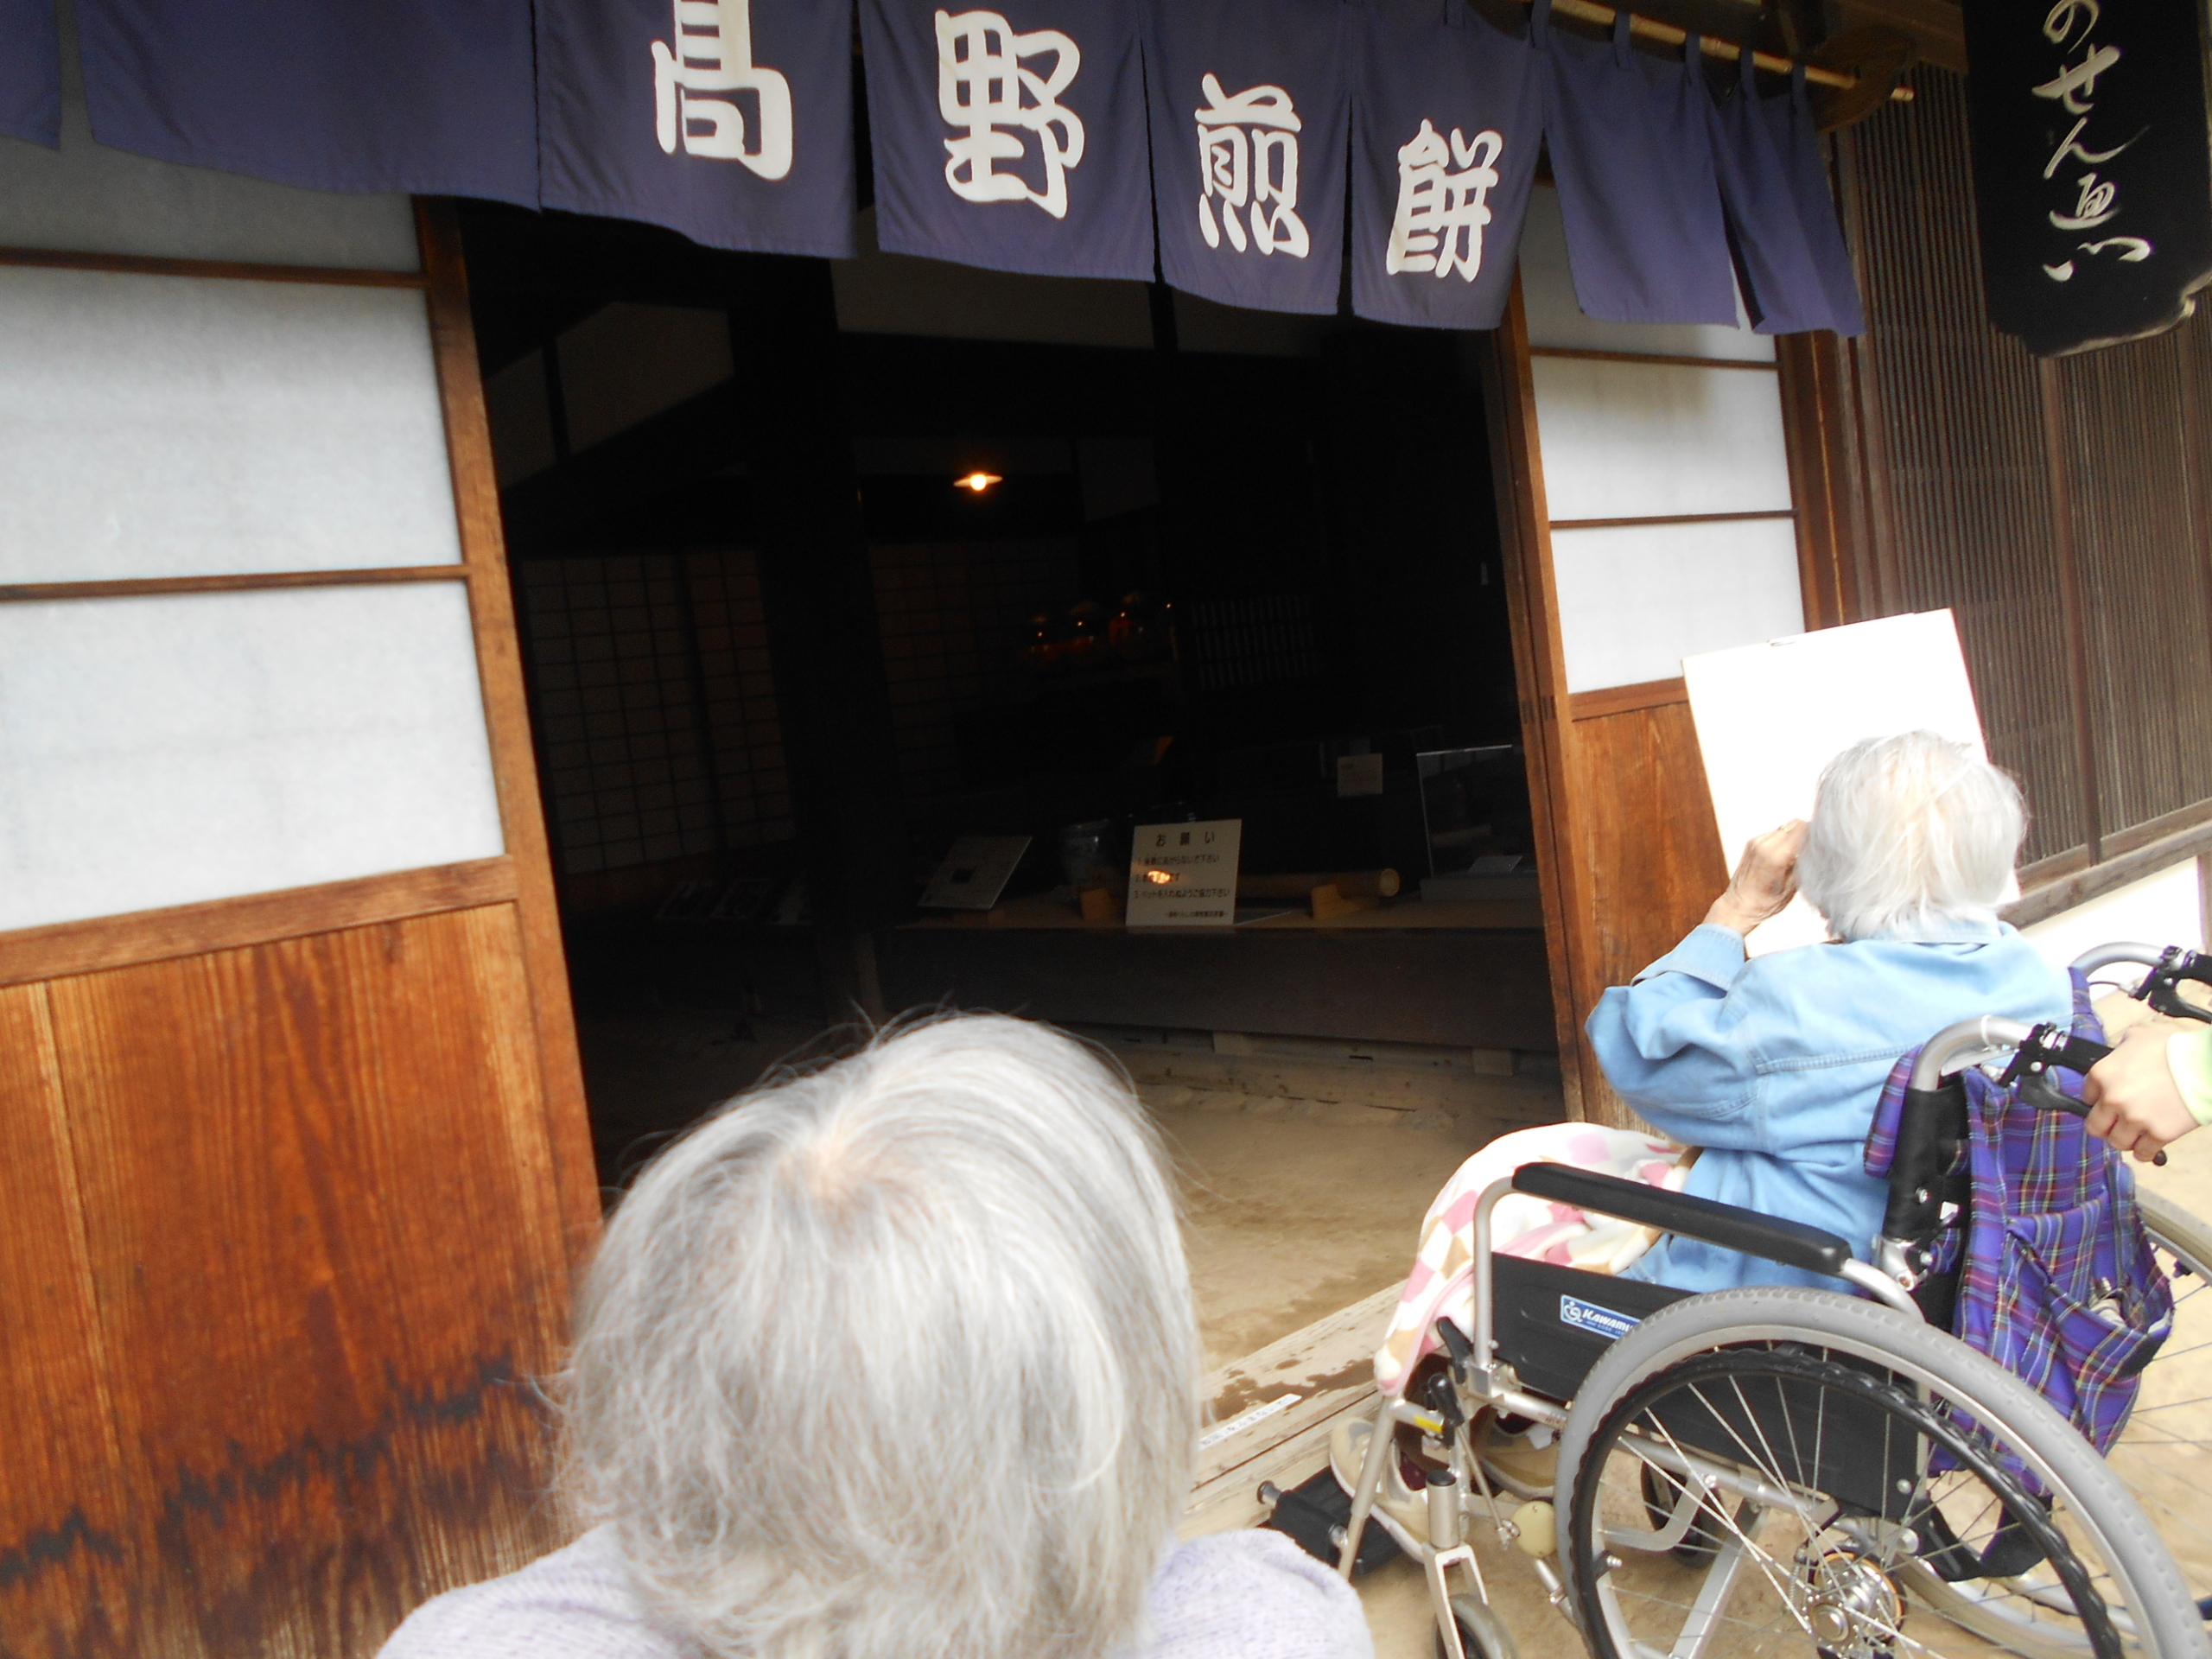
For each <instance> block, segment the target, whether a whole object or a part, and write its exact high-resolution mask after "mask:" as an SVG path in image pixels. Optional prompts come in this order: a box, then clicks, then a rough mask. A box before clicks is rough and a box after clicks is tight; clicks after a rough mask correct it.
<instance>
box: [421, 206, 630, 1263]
mask: <svg viewBox="0 0 2212 1659" xmlns="http://www.w3.org/2000/svg"><path fill="white" fill-rule="evenodd" d="M416 227H417V231H418V233H419V235H420V237H421V240H422V245H423V270H426V271H427V272H429V276H430V279H431V281H430V291H429V305H430V343H431V349H432V352H433V353H434V354H435V362H436V365H437V375H438V395H439V401H440V403H441V404H442V407H443V410H444V414H445V428H446V448H447V453H448V455H449V457H450V460H451V465H452V467H453V493H454V516H455V518H456V519H457V521H458V522H459V524H460V528H461V560H462V563H464V564H465V565H466V566H467V570H468V608H469V615H470V619H471V621H472V624H473V626H474V633H475V637H476V671H477V677H478V678H479V680H480V682H481V683H482V687H483V693H484V725H485V731H486V735H487V737H488V738H489V740H490V742H491V746H492V770H493V779H494V781H495V783H496V785H497V786H498V790H499V829H500V833H501V835H502V836H504V837H505V844H506V849H507V853H508V855H509V857H510V858H511V859H512V861H513V868H514V875H513V880H514V887H515V910H516V916H517V918H518V921H519V922H520V924H521V931H522V948H523V959H524V969H525V972H526V974H527V976H528V979H529V985H530V1006H531V1020H532V1021H533V1023H534V1025H535V1027H536V1033H537V1057H538V1062H539V1065H540V1066H541V1068H542V1071H543V1086H544V1110H545V1116H546V1124H547V1133H548V1137H549V1139H550V1142H551V1144H552V1147H553V1152H554V1172H553V1173H554V1182H555V1186H556V1190H557V1192H559V1194H560V1204H561V1213H562V1221H563V1232H564V1234H565V1236H566V1239H567V1243H568V1248H569V1254H570V1259H571V1260H578V1259H581V1257H582V1255H583V1253H584V1251H585V1250H587V1249H588V1248H589V1247H590V1245H591V1243H592V1242H593V1241H594V1239H596V1238H597V1236H598V1234H599V1219H600V1213H601V1203H600V1192H599V1171H598V1164H597V1160H596V1159H595V1158H594V1154H593V1152H592V1144H591V1118H590V1114H589V1110H588V1107H587V1106H586V1104H585V1101H584V1074H583V1061H582V1057H581V1056H580V1055H579V1054H578V1052H577V1050H576V1022H575V1010H574V1008H573V1007H571V1005H570V1001H569V964H568V956H567V952H566V951H565V950H563V946H562V943H561V912H560V908H559V904H558V901H557V899H556V897H555V894H554V888H553V864H552V854H551V851H550V849H549V847H548V844H547V838H546V834H545V808H544V804H543V801H542V799H541V798H540V797H539V794H538V787H537V755H536V753H535V751H534V750H533V748H532V747H531V734H530V704H529V700H528V694H527V692H526V691H525V690H524V686H523V677H522V647H521V645H520V643H519V641H518V639H517V637H516V632H515V610H514V589H513V588H512V585H511V583H510V581H509V578H508V575H507V559H506V545H505V540H504V537H503V534H502V531H501V529H500V524H499V480H498V476H497V474H496V473H495V472H494V470H493V463H492V433H491V427H490V425H489V423H487V422H486V418H485V414H484V383H483V380H482V378H481V377H480V374H479V372H478V369H477V364H476V334H475V328H474V324H473V322H472V321H471V319H470V316H469V311H468V274H467V270H466V269H465V268H464V267H463V264H462V261H461V227H460V222H459V220H458V219H457V218H456V217H455V215H454V206H453V203H452V202H451V201H449V200H444V199H435V200H434V199H430V198H418V199H417V200H416Z"/></svg>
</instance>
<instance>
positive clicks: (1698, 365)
mask: <svg viewBox="0 0 2212 1659" xmlns="http://www.w3.org/2000/svg"><path fill="white" fill-rule="evenodd" d="M1529 356H1531V357H1564V358H1573V359H1579V360H1580V361H1583V362H1587V363H1648V364H1650V365H1654V366H1656V367H1658V368H1662V369H1752V370H1756V371H1758V372H1760V373H1763V374H1772V373H1773V372H1775V365H1774V363H1773V361H1772V360H1771V359H1759V358H1756V357H1685V356H1683V355H1682V354H1681V353H1677V352H1600V351H1596V350H1593V349H1592V348H1590V347H1587V346H1530V347H1529Z"/></svg>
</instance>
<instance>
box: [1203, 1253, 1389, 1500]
mask: <svg viewBox="0 0 2212 1659" xmlns="http://www.w3.org/2000/svg"><path fill="white" fill-rule="evenodd" d="M1398 1293H1399V1287H1398V1286H1396V1285H1391V1286H1389V1287H1386V1288H1384V1289H1382V1290H1378V1291H1376V1293H1375V1294H1373V1295H1372V1296H1368V1297H1363V1298H1362V1299H1361V1300H1358V1301H1357V1302H1354V1303H1353V1304H1351V1306H1349V1307H1343V1308H1339V1309H1338V1310H1337V1311H1336V1312H1335V1313H1332V1314H1330V1315H1329V1316H1328V1317H1327V1318H1326V1319H1317V1320H1315V1321H1314V1322H1313V1324H1312V1325H1306V1327H1305V1328H1304V1329H1302V1330H1298V1331H1294V1332H1291V1333H1290V1334H1289V1335H1288V1336H1287V1337H1284V1338H1281V1339H1280V1340H1278V1341H1275V1342H1271V1343H1269V1344H1268V1345H1267V1346H1266V1347H1264V1348H1262V1349H1261V1350H1259V1351H1257V1352H1256V1353H1251V1354H1247V1355H1246V1356H1245V1357H1243V1358H1242V1359H1238V1360H1232V1361H1230V1363H1228V1364H1226V1365H1224V1366H1223V1367H1222V1368H1221V1369H1220V1370H1217V1371H1216V1372H1215V1373H1214V1374H1213V1375H1212V1376H1211V1377H1209V1378H1207V1379H1206V1384H1207V1386H1206V1397H1207V1399H1208V1400H1209V1401H1210V1402H1211V1405H1212V1413H1211V1418H1212V1423H1213V1425H1214V1427H1213V1428H1211V1429H1210V1430H1209V1431H1208V1435H1211V1434H1212V1433H1217V1432H1218V1431H1219V1430H1220V1429H1222V1428H1224V1427H1229V1426H1230V1425H1232V1424H1233V1423H1234V1422H1235V1421H1236V1419H1237V1418H1238V1417H1239V1416H1240V1415H1242V1414H1244V1413H1246V1412H1252V1411H1262V1410H1266V1408H1269V1407H1271V1406H1272V1407H1277V1409H1275V1410H1274V1411H1272V1412H1269V1413H1268V1414H1267V1415H1265V1416H1264V1417H1258V1418H1255V1420H1254V1421H1252V1422H1251V1423H1250V1425H1249V1427H1245V1428H1243V1429H1242V1430H1241V1431H1238V1432H1236V1433H1230V1434H1229V1435H1227V1436H1226V1437H1225V1438H1223V1439H1221V1440H1217V1442H1216V1443H1215V1444H1213V1445H1212V1446H1206V1445H1205V1439H1206V1438H1207V1436H1201V1437H1200V1446H1201V1449H1200V1451H1199V1453H1198V1468H1197V1471H1196V1472H1195V1477H1194V1478H1193V1481H1192V1488H1191V1497H1190V1500H1189V1502H1188V1503H1185V1505H1184V1509H1183V1519H1182V1521H1181V1522H1180V1523H1179V1527H1178V1531H1179V1533H1180V1535H1182V1536H1184V1537H1185V1538H1194V1537H1197V1536H1198V1535H1200V1534H1202V1533H1210V1532H1226V1531H1229V1530H1230V1529H1232V1528H1236V1527H1249V1526H1255V1525H1256V1524H1258V1523H1259V1522H1261V1521H1262V1520H1264V1519H1265V1518H1266V1515H1267V1510H1266V1506H1265V1505H1263V1504H1262V1503H1261V1502H1260V1498H1259V1489H1260V1485H1261V1483H1262V1482H1263V1481H1273V1482H1274V1484H1276V1485H1277V1486H1279V1487H1283V1488H1286V1489H1287V1488H1288V1487H1291V1486H1294V1485H1296V1484H1299V1482H1300V1481H1302V1480H1304V1479H1306V1478H1307V1477H1308V1476H1311V1475H1313V1474H1315V1473H1317V1472H1319V1470H1320V1469H1321V1467H1322V1466H1323V1465H1325V1464H1326V1463H1327V1462H1328V1460H1329V1436H1330V1434H1331V1433H1332V1432H1333V1431H1334V1429H1335V1427H1336V1425H1337V1423H1338V1421H1339V1420H1340V1419H1341V1418H1342V1417H1343V1416H1344V1414H1346V1413H1348V1412H1351V1413H1364V1412H1368V1411H1371V1410H1373V1409H1374V1405H1375V1364H1374V1357H1375V1351H1376V1349H1377V1348H1379V1347H1381V1346H1382V1344H1383V1332H1385V1331H1386V1330H1388V1329H1389V1323H1390V1314H1391V1312H1392V1310H1393V1309H1395V1307H1396V1306H1397V1305H1398ZM1285 1399H1288V1400H1289V1401H1290V1402H1291V1403H1289V1404H1288V1405H1281V1402H1282V1401H1284V1400H1285Z"/></svg>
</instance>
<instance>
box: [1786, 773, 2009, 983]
mask: <svg viewBox="0 0 2212 1659" xmlns="http://www.w3.org/2000/svg"><path fill="white" fill-rule="evenodd" d="M2025 825H2026V821H2025V817H2024V814H2023V811H2022V809H2021V804H2020V791H2019V789H2018V786H2017V785H2014V783H2013V782H2012V779H2010V778H2008V777H2006V776H2005V773H2003V772H1999V770H1998V769H1997V768H1996V767H1995V766H1991V765H1990V764H1989V762H1987V761H1986V760H1982V759H1980V757H1979V756H1977V755H1976V754H1975V753H1974V751H1973V750H1972V749H1970V748H1968V747H1967V746H1966V745H1965V744H1963V743H1954V742H1952V741H1949V740H1948V739H1946V738H1942V737H1939V736H1937V735H1936V734H1935V733H1933V732H1907V733H1905V734H1903V735H1902V736H1898V737H1877V738H1869V739H1867V740H1866V741H1864V742H1861V743H1855V744H1853V746H1852V747H1849V748H1847V749H1846V750H1844V751H1843V753H1840V754H1839V755H1837V756H1836V757H1835V759H1834V760H1831V761H1829V762H1828V764H1827V767H1826V769H1825V770H1823V771H1822V772H1821V783H1820V791H1819V794H1818V796H1817V797H1816V798H1815V803H1814V806H1813V817H1812V823H1811V825H1810V827H1809V829H1808V830H1807V832H1806V836H1805V843H1804V847H1803V849H1802V851H1801V852H1800V853H1799V854H1798V855H1797V886H1798V888H1799V890H1800V891H1801V892H1802V893H1804V895H1805V898H1806V901H1807V902H1808V903H1809V904H1810V905H1811V906H1813V907H1814V908H1815V910H1817V911H1819V912H1821V915H1823V916H1824V917H1826V918H1827V924H1828V931H1830V932H1831V933H1833V934H1834V936H1835V937H1836V938H1839V939H1844V940H1853V939H1946V938H1962V937H1970V936H1974V935H1977V934H1986V933H1987V932H1989V931H1993V929H1994V928H1995V926H1996V924H1997V906H1999V904H2001V903H2003V902H2004V900H2005V887H2006V884H2007V883H2008V882H2009V881H2010V880H2011V879H2012V861H2013V859H2014V857H2015V856H2016V855H2018V852H2019V849H2020V838H2021V836H2022V835H2023V834H2024V830H2025Z"/></svg>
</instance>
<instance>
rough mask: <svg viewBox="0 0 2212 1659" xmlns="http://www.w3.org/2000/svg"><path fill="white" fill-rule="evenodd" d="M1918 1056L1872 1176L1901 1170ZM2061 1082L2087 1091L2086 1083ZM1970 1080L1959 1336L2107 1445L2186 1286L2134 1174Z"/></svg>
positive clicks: (2097, 1029) (1949, 1233)
mask: <svg viewBox="0 0 2212 1659" xmlns="http://www.w3.org/2000/svg"><path fill="white" fill-rule="evenodd" d="M2073 980H2074V1020H2073V1027H2074V1031H2075V1033H2076V1034H2077V1035H2080V1036H2083V1037H2087V1038H2090V1039H2094V1040H2096V1041H2099V1042H2101V1041H2103V1039H2104V1027H2103V1026H2102V1025H2101V1023H2100V1022H2099V1021H2098V1020H2097V1017H2096V1015H2095V1014H2094V1013H2093V1012H2092V1011H2091V1009H2090V1007H2089V994H2088V984H2087V983H2086V982H2084V980H2083V979H2082V976H2081V975H2079V974H2075V976H2073ZM1913 1058H1914V1057H1913V1056H1912V1055H1910V1054H1909V1055H1907V1056H1906V1057H1905V1058H1904V1059H1903V1060H1900V1061H1899V1062H1898V1063H1897V1068H1896V1070H1895V1071H1892V1072H1891V1074H1890V1079H1889V1082H1888V1083H1887V1084H1885V1086H1884V1088H1883V1090H1882V1099H1881V1103H1880V1104H1879V1106H1878V1107H1877V1108H1876V1109H1875V1114H1874V1126H1873V1129H1872V1132H1871V1133H1870V1134H1869V1135H1868V1136H1867V1143H1866V1172H1867V1173H1869V1174H1870V1175H1878V1176H1879V1175H1886V1174H1887V1173H1888V1172H1889V1167H1890V1161H1891V1155H1892V1154H1893V1153H1894V1151H1895V1148H1896V1145H1897V1123H1898V1118H1899V1114H1900V1112H1901V1111H1902V1109H1903V1107H1904V1093H1905V1084H1906V1081H1907V1079H1908V1078H1909V1077H1910V1074H1911V1070H1912V1060H1913ZM2050 1075H2051V1077H2052V1078H2053V1080H2054V1081H2056V1083H2057V1084H2058V1085H2059V1087H2060V1088H2061V1089H2063V1090H2064V1091H2065V1092H2066V1093H2068V1094H2069V1095H2073V1096H2075V1097H2077V1098H2078V1097H2079V1095H2080V1091H2081V1083H2080V1080H2079V1079H2078V1078H2076V1077H2072V1075H2071V1074H2070V1073H2063V1072H2056V1071H2054V1072H2053V1073H2051V1074H2050ZM1961 1077H1962V1078H1963V1080H1964V1083H1965V1086H1966V1095H1967V1147H1966V1158H1967V1168H1968V1171H1969V1173H1970V1176H1971V1179H1972V1181H1973V1185H1974V1199H1973V1204H1972V1206H1971V1213H1970V1216H1969V1218H1968V1220H1967V1225H1966V1227H1965V1228H1964V1229H1963V1230H1961V1229H1960V1228H1956V1227H1953V1228H1949V1229H1948V1230H1946V1233H1945V1235H1944V1236H1943V1237H1942V1239H1941V1240H1940V1241H1939V1243H1938V1249H1937V1253H1936V1262H1935V1264H1934V1269H1933V1270H1934V1271H1935V1272H1937V1273H1942V1272H1948V1271H1949V1270H1951V1269H1952V1268H1958V1267H1960V1263H1961V1255H1963V1258H1964V1265H1963V1268H1962V1269H1961V1274H1960V1282H1959V1294H1958V1304H1957V1311H1956V1313H1955V1316H1954V1319H1953V1322H1952V1327H1951V1328H1952V1332H1953V1334H1955V1336H1957V1337H1958V1338H1960V1339H1961V1341H1963V1342H1965V1343H1966V1344H1967V1345H1968V1346H1969V1347H1972V1348H1974V1349H1977V1350H1979V1351H1981V1352H1982V1353H1985V1354H1986V1355H1988V1356H1989V1357H1991V1358H1992V1359H1993V1360H1995V1361H1997V1363H1999V1364H2000V1365H2003V1366H2004V1367H2005V1369H2006V1370H2010V1371H2012V1373H2013V1374H2014V1375H2016V1376H2019V1377H2020V1378H2021V1379H2022V1380H2023V1381H2024V1382H2026V1383H2028V1384H2029V1385H2030V1386H2031V1387H2032V1388H2033V1389H2036V1390H2037V1392H2038V1393H2039V1394H2041V1395H2043V1396H2044V1398H2045V1399H2046V1400H2048V1401H2050V1403H2051V1404H2052V1405H2053V1406H2055V1407H2056V1408H2057V1409H2058V1410H2059V1412H2060V1413H2061V1414H2063V1415H2064V1416H2066V1417H2067V1418H2069V1420H2070V1421H2072V1422H2073V1424H2074V1426H2075V1427H2076V1428H2079V1429H2080V1430H2081V1431H2082V1433H2083V1434H2084V1435H2086V1436H2087V1437H2088V1440H2090V1442H2091V1443H2092V1444H2094V1446H2096V1448H2097V1450H2098V1451H2099V1452H2104V1451H2107V1450H2109V1449H2110V1447H2111V1446H2112V1444H2113V1441H2114V1440H2118V1439H2119V1438H2120V1430H2121V1429H2122V1428H2123V1427H2126V1422H2127V1416H2128V1413H2129V1412H2130V1411H2132V1410H2133V1408H2134V1406H2135V1396H2136V1394H2137V1392H2138V1391H2139V1388H2140V1386H2141V1375H2142V1371H2143V1368H2144V1367H2145V1365H2148V1364H2149V1363H2151V1359H2152V1356H2153V1355H2154V1354H2156V1353H2157V1352H2158V1345H2159V1344H2161V1343H2163V1342H2164V1340H2165V1339H2166V1337H2167V1335H2168V1333H2169V1332H2171V1330H2172V1328H2173V1310H2174V1299H2173V1287H2172V1286H2171V1284H2169V1283H2168V1282H2167V1280H2166V1276H2165V1274H2164V1273H2163V1272H2162V1271H2161V1270H2160V1269H2159V1267H2158V1262H2157V1259H2156V1258H2155V1257H2154V1256H2153V1255H2152V1250H2151V1241H2150V1238H2149V1236H2148V1235H2147V1234H2146V1233H2145V1231H2144V1228H2143V1219H2142V1216H2141V1214H2140V1212H2139V1211H2138V1210H2137V1208H2136V1204H2135V1181H2134V1177H2133V1175H2132V1174H2131V1173H2129V1171H2128V1169H2127V1166H2126V1162H2125V1160H2123V1158H2122V1157H2121V1155H2120V1154H2119V1153H2117V1152H2114V1151H2113V1149H2112V1148H2111V1147H2108V1146H2107V1145H2106V1144H2105V1143H2104V1142H2103V1141H2099V1140H2096V1139H2095V1138H2094V1137H2093V1136H2091V1135H2089V1133H2088V1130H2087V1128H2085V1127H2084V1126H2083V1124H2082V1120H2081V1119H2080V1118H2078V1117H2075V1116H2070V1115H2069V1114H2067V1113H2064V1112H2058V1111H2049V1110H2041V1109H2037V1108H2036V1107H2034V1106H2031V1105H2029V1104H2027V1103H2024V1102H2023V1101H2021V1100H2020V1099H2019V1098H2018V1093H2017V1091H2016V1090H2012V1089H2007V1088H2004V1087H2002V1086H2000V1085H1999V1084H1997V1083H1996V1082H1995V1081H1993V1079H1992V1078H1991V1077H1989V1076H1988V1075H1987V1074H1986V1073H1985V1072H1983V1071H1981V1070H1980V1069H1979V1068H1978V1067H1968V1068H1967V1070H1966V1071H1964V1072H1962V1073H1961ZM1961 1231H1963V1233H1964V1236H1963V1238H1961ZM1961 1247H1963V1249H1962V1248H1961ZM2006 1461H2007V1463H2008V1464H2011V1466H2012V1472H2013V1473H2015V1474H2016V1475H2018V1476H2020V1477H2022V1478H2024V1480H2026V1482H2027V1484H2029V1486H2030V1487H2031V1490H2035V1489H2038V1488H2039V1485H2040V1483H2038V1482H2037V1481H2035V1480H2034V1478H2032V1476H2031V1475H2030V1474H2029V1472H2028V1471H2026V1470H2025V1469H2024V1468H2022V1467H2021V1466H2019V1465H2018V1464H2016V1463H2012V1460H2011V1459H2006Z"/></svg>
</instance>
